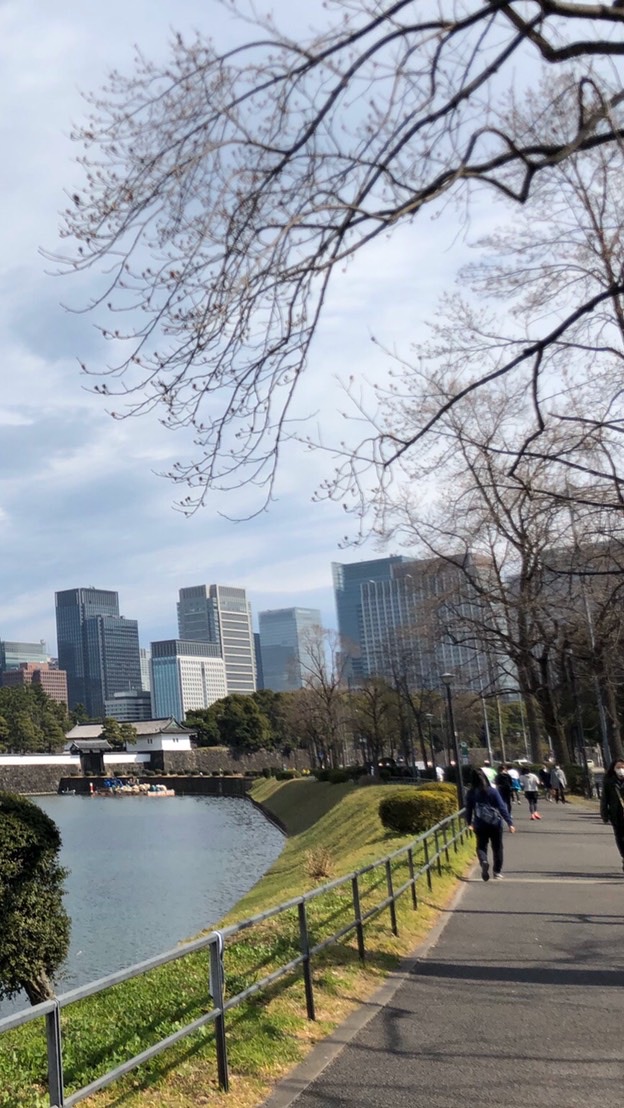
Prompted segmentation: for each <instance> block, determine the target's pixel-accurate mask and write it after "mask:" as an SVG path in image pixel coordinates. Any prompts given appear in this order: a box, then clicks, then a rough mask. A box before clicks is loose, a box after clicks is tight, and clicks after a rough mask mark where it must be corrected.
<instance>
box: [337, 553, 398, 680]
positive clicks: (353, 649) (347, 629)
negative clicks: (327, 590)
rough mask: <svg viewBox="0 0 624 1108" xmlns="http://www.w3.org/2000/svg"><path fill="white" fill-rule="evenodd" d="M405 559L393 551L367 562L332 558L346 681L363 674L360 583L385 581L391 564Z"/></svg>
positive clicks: (360, 677)
mask: <svg viewBox="0 0 624 1108" xmlns="http://www.w3.org/2000/svg"><path fill="white" fill-rule="evenodd" d="M405 560H406V559H405V558H403V557H402V556H401V555H394V556H393V557H391V558H374V559H373V560H371V561H368V562H350V563H346V564H343V563H341V562H332V575H333V579H334V596H335V599H336V615H337V617H338V632H339V634H340V646H341V650H342V653H343V657H344V659H345V665H344V675H345V679H346V680H348V681H349V682H353V683H354V684H357V683H358V681H360V680H361V679H362V677H365V676H366V674H365V673H364V669H363V662H362V655H363V641H362V639H363V626H362V585H364V584H366V583H367V582H370V581H389V580H390V579H391V577H392V570H393V567H394V566H399V565H401V563H402V562H404V561H405Z"/></svg>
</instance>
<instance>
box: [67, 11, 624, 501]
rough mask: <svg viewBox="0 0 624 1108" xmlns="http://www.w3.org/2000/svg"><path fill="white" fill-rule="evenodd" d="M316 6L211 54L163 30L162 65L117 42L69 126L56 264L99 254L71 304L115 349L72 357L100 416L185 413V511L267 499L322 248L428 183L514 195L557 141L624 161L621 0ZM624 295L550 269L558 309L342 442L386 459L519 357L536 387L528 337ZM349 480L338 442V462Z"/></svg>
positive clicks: (553, 330) (369, 233)
mask: <svg viewBox="0 0 624 1108" xmlns="http://www.w3.org/2000/svg"><path fill="white" fill-rule="evenodd" d="M227 9H228V11H229V12H230V11H231V10H232V7H231V5H230V4H228V5H227ZM328 9H329V12H330V16H329V17H328V18H329V23H328V26H327V28H326V29H325V30H323V31H320V32H318V33H316V34H311V35H310V36H309V38H308V39H307V40H306V41H301V42H296V41H292V40H291V39H289V38H288V37H287V36H285V35H284V34H282V33H280V32H279V30H278V29H277V28H276V27H275V26H274V24H273V22H272V21H271V20H270V19H267V20H264V21H263V20H258V21H257V23H256V27H257V34H256V36H255V38H253V39H252V40H251V41H250V42H249V43H248V44H247V45H245V46H243V47H240V48H237V49H233V50H231V51H229V52H221V53H220V52H218V51H215V50H214V49H213V47H212V46H211V45H210V43H208V42H205V41H203V40H202V39H201V38H200V37H196V38H192V39H191V40H190V41H185V40H184V39H183V38H182V37H181V36H179V35H178V36H176V38H175V39H174V41H173V43H172V46H171V55H170V58H169V59H168V61H167V62H166V63H164V64H163V65H162V66H159V65H156V64H154V63H152V62H150V61H149V60H148V59H146V58H144V57H143V56H141V55H138V57H137V59H136V65H135V68H134V72H133V73H131V74H130V76H128V77H126V76H123V75H121V74H119V73H114V74H112V75H111V77H110V80H109V83H108V85H107V86H106V87H105V88H104V90H103V91H102V92H101V93H100V94H96V95H93V96H92V97H91V109H92V114H91V117H90V118H89V120H88V121H87V122H86V124H85V125H84V126H82V127H81V128H79V129H78V130H77V132H76V135H75V138H76V140H77V142H79V143H80V144H81V147H82V148H83V155H82V158H81V160H82V164H83V167H84V170H85V179H84V184H83V185H81V186H79V187H78V190H77V191H75V192H74V193H73V194H72V196H71V203H70V206H69V208H68V210H67V211H66V213H65V220H64V229H63V235H64V237H65V240H66V243H67V249H66V252H65V259H64V260H65V261H66V262H67V263H68V264H69V266H70V267H74V268H76V269H78V270H82V269H87V268H90V267H95V268H97V269H98V270H99V271H100V272H101V273H102V283H101V286H100V288H99V291H98V292H97V294H96V295H95V297H94V299H93V303H92V305H91V306H92V307H93V308H94V309H101V310H102V311H101V312H100V314H99V315H98V319H99V320H100V324H101V328H102V332H103V334H104V335H105V336H106V338H109V339H111V340H113V342H114V344H115V350H116V352H115V355H114V357H113V361H112V362H111V364H110V366H109V367H108V369H105V370H100V369H99V368H96V369H95V370H94V369H93V368H91V367H90V368H89V369H88V372H95V373H96V374H100V375H101V376H102V377H103V380H102V382H101V383H100V384H98V385H96V390H97V391H100V392H102V393H104V394H105V395H107V396H109V395H110V396H116V397H118V400H117V401H116V413H115V414H117V415H119V416H124V415H137V414H140V413H142V412H144V411H146V410H149V409H157V410H158V411H160V412H161V414H162V419H163V422H164V423H165V425H166V426H168V427H171V428H178V427H181V426H189V427H191V428H192V429H193V430H194V432H195V439H196V443H197V457H196V458H195V459H194V460H193V461H192V462H191V463H189V464H179V465H178V466H177V467H176V468H175V470H174V473H173V474H172V476H173V477H174V479H175V480H178V481H181V482H184V483H186V484H187V485H188V486H190V491H189V494H188V496H187V497H186V498H185V500H184V501H183V503H184V505H185V507H186V508H187V510H193V508H194V507H196V506H197V505H198V504H200V503H201V502H202V501H203V499H204V497H205V494H206V491H207V490H208V489H212V488H215V487H218V488H232V487H233V486H236V485H238V484H240V483H241V482H248V481H251V482H255V483H257V484H258V485H260V486H261V487H263V488H264V491H265V496H266V497H267V498H269V497H270V495H271V489H272V485H273V479H274V475H275V468H276V465H277V461H278V457H279V446H280V443H281V442H283V440H284V437H285V436H286V435H287V434H288V433H289V430H290V428H289V424H288V419H289V414H290V406H291V402H292V398H293V395H294V392H295V389H296V387H297V383H298V380H299V378H300V376H301V373H302V372H303V370H304V368H305V366H306V361H307V359H308V355H309V353H310V347H311V343H312V341H313V339H314V335H315V332H316V329H317V326H318V322H319V319H320V318H321V315H322V312H323V309H324V306H325V303H326V300H327V297H328V295H329V294H330V281H331V277H332V274H333V272H334V271H335V270H336V268H337V267H338V268H341V267H343V266H344V265H345V264H346V263H347V262H348V261H349V259H350V258H351V257H353V256H354V255H355V254H357V253H358V252H359V251H361V250H362V249H366V248H367V247H368V246H369V245H370V243H371V242H373V241H374V240H375V239H377V238H378V237H379V236H381V235H384V234H387V233H388V232H391V231H393V230H394V229H395V228H400V227H401V226H402V225H405V224H407V223H409V222H411V221H413V220H415V219H416V218H418V216H419V215H420V213H421V212H422V211H423V210H426V209H428V208H430V209H431V210H432V211H435V212H439V210H440V208H439V203H440V201H444V200H445V199H447V198H448V199H449V200H457V201H459V203H460V207H461V210H462V211H464V213H465V214H466V218H467V217H468V216H469V214H470V212H471V210H472V205H473V202H474V198H475V195H476V193H477V192H480V193H481V194H483V193H484V192H485V193H487V192H490V193H494V194H495V195H496V196H497V197H502V198H504V199H505V200H506V201H507V202H508V203H509V204H511V205H513V206H517V207H521V206H523V205H525V204H527V203H528V202H529V201H530V199H531V196H532V194H533V191H534V189H535V186H536V182H538V181H539V180H540V179H541V178H542V177H544V176H547V177H548V179H549V180H552V181H553V187H556V182H557V180H558V179H559V177H560V176H561V173H562V172H563V171H564V170H565V166H566V164H567V163H568V162H569V161H570V159H571V158H575V159H576V161H577V163H579V164H580V163H582V162H583V160H584V159H586V158H589V157H591V155H592V152H594V151H596V150H601V149H604V150H609V151H613V156H614V160H615V162H616V163H617V165H619V166H621V145H620V144H621V141H622V137H623V130H622V124H621V119H620V106H621V104H622V100H623V98H624V91H623V90H622V87H621V82H620V79H619V76H618V72H617V68H616V63H617V60H618V58H619V57H621V56H622V55H623V54H624V42H623V41H622V39H621V35H618V33H617V32H618V31H620V29H621V27H622V25H623V23H624V12H623V11H622V9H621V6H620V5H619V4H615V5H612V6H606V5H603V4H579V3H570V2H566V0H529V2H528V3H527V2H524V0H523V2H519V0H507V2H505V0H496V2H487V0H486V2H483V0H438V2H437V3H436V4H435V5H434V4H431V5H422V3H419V2H418V0H333V3H331V4H329V5H328ZM522 72H524V73H526V74H527V76H526V79H525V80H524V83H522V82H520V80H519V78H518V76H517V75H518V73H522ZM554 74H557V75H558V76H559V80H558V81H557V82H554V81H553V80H552V77H553V75H554ZM542 75H546V81H545V83H544V85H543V86H542V93H541V95H540V97H539V98H535V97H531V96H530V95H528V94H527V89H528V88H532V87H534V86H535V85H536V83H537V82H538V81H539V78H540V76H542ZM518 104H520V105H522V111H519V110H518V111H517V110H515V108H516V106H517V105H518ZM555 118H556V119H557V121H558V124H559V125H558V128H554V127H553V125H552V120H553V119H555ZM447 212H448V210H447ZM623 290H624V284H623V277H622V272H621V266H614V269H613V273H612V275H611V278H610V279H608V280H605V281H603V282H601V283H600V285H599V286H597V287H595V288H591V289H589V288H584V287H582V286H579V287H578V288H577V289H574V287H573V284H572V283H570V286H569V291H570V305H569V309H568V310H567V312H566V313H565V314H564V315H562V316H561V317H560V318H559V317H558V318H556V319H553V320H550V321H549V320H545V321H543V323H542V325H541V326H540V327H538V328H537V329H536V330H535V332H534V334H533V335H531V336H530V337H528V336H524V338H523V340H522V342H521V343H520V345H519V347H518V348H517V349H515V350H510V351H508V353H507V354H502V355H501V357H500V359H499V361H498V363H497V364H496V366H494V367H491V368H486V369H477V371H476V373H473V374H464V375H462V376H461V377H460V378H459V379H457V380H455V381H453V382H450V381H447V389H446V396H445V397H444V398H442V399H441V401H440V403H439V404H438V405H437V407H436V406H435V405H434V406H433V407H432V408H430V410H429V411H428V412H425V411H423V413H422V415H421V417H419V419H418V420H417V422H416V423H415V424H414V425H413V426H412V427H411V428H410V429H409V431H408V433H407V434H406V436H396V437H395V438H393V437H392V436H391V435H388V434H383V433H382V434H380V435H373V437H372V440H371V443H370V447H371V449H370V454H367V450H366V449H364V450H363V452H362V453H361V454H360V455H358V459H360V460H361V461H362V463H366V462H370V461H372V462H373V464H375V465H377V466H379V468H380V470H381V472H387V471H388V469H389V468H391V467H392V466H393V464H394V463H395V462H396V461H397V460H399V459H400V458H401V457H402V456H403V455H404V454H405V452H406V451H408V450H412V449H413V448H414V447H415V446H416V444H418V443H419V442H420V440H421V439H422V437H423V436H426V435H427V434H428V433H429V432H430V431H431V429H432V428H434V427H437V426H438V424H439V421H440V420H441V419H443V417H444V415H445V413H446V412H447V411H448V410H449V409H450V408H452V407H453V406H454V405H456V404H457V403H458V402H460V401H461V400H462V399H463V398H465V397H466V396H467V395H471V394H472V393H474V392H475V391H476V390H480V389H482V388H483V386H484V384H486V383H487V382H489V381H490V380H491V379H492V378H493V377H501V376H503V375H506V374H510V373H512V372H513V371H514V370H515V369H516V368H517V367H526V368H527V371H528V378H529V384H531V383H533V384H534V383H535V382H536V381H538V380H539V378H540V375H541V373H542V367H543V362H544V357H545V355H546V354H547V353H548V352H549V351H550V350H551V349H553V348H555V349H557V348H560V346H561V344H566V342H567V341H568V336H569V335H572V334H573V329H574V326H575V325H576V324H577V323H578V322H580V321H587V320H590V319H593V318H595V316H596V313H597V312H599V310H600V309H601V307H602V306H604V305H605V304H609V303H612V302H614V301H615V300H617V299H618V298H619V297H620V296H621V294H622V291H623ZM102 319H104V322H102ZM572 341H575V340H574V339H573V340H572ZM85 368H87V367H85ZM536 418H537V421H538V422H537V430H539V429H540V424H539V411H537V412H536ZM596 418H598V419H601V420H603V419H604V412H603V411H602V410H599V412H598V415H596V414H595V413H590V419H596ZM359 476H360V470H359V461H358V464H356V465H355V467H354V468H353V469H350V470H349V477H348V479H347V478H345V480H347V481H348V483H349V482H351V483H352V482H353V481H355V483H356V484H357V482H358V479H359ZM340 488H341V483H340V482H338V492H339V491H340Z"/></svg>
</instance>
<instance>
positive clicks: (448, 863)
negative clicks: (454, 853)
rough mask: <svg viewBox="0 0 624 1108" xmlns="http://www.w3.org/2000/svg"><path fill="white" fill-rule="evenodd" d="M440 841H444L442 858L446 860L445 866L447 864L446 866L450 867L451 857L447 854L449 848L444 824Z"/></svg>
mask: <svg viewBox="0 0 624 1108" xmlns="http://www.w3.org/2000/svg"><path fill="white" fill-rule="evenodd" d="M442 839H443V841H444V857H445V858H446V864H447V866H450V864H451V856H450V854H449V848H448V836H447V834H446V823H444V824H443V825H442Z"/></svg>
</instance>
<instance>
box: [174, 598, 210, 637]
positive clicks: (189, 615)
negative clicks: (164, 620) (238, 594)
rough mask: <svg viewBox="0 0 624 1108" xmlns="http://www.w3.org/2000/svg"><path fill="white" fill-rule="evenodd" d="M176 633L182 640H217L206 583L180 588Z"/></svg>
mask: <svg viewBox="0 0 624 1108" xmlns="http://www.w3.org/2000/svg"><path fill="white" fill-rule="evenodd" d="M179 597H180V599H179V600H178V635H179V637H180V639H181V640H182V641H183V642H218V641H219V633H218V629H217V622H216V616H215V605H214V600H213V598H212V597H211V595H210V590H209V589H208V587H207V585H192V586H191V587H190V588H188V589H180V592H179Z"/></svg>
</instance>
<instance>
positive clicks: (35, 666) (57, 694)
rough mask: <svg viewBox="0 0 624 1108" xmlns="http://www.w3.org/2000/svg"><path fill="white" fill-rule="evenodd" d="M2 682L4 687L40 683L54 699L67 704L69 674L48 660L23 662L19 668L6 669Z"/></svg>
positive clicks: (45, 691)
mask: <svg viewBox="0 0 624 1108" xmlns="http://www.w3.org/2000/svg"><path fill="white" fill-rule="evenodd" d="M1 683H2V685H3V686H4V688H16V687H19V686H20V685H21V686H23V685H39V686H40V687H41V688H42V689H43V691H44V693H46V695H47V696H49V697H50V698H51V699H52V700H57V701H58V703H59V704H67V674H66V673H65V672H64V670H62V669H56V668H55V667H54V666H51V665H49V663H48V662H22V663H21V664H20V666H19V667H18V668H17V669H15V668H13V669H7V670H5V671H4V672H3V674H2V682H1Z"/></svg>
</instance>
